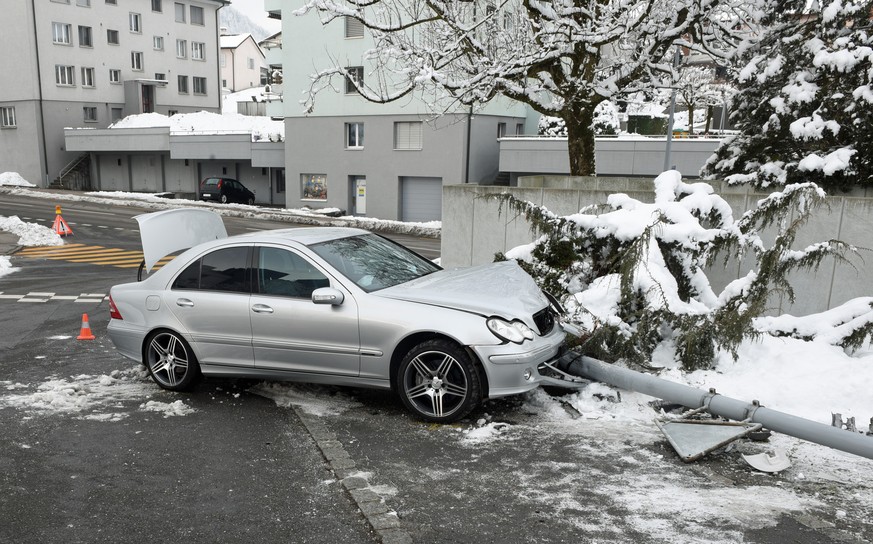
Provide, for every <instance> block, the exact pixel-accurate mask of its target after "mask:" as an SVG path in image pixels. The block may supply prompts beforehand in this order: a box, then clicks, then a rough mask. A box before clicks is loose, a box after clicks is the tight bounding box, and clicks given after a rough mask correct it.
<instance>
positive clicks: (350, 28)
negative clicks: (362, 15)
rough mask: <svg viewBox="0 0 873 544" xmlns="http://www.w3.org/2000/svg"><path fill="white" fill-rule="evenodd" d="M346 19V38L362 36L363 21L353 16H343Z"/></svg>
mask: <svg viewBox="0 0 873 544" xmlns="http://www.w3.org/2000/svg"><path fill="white" fill-rule="evenodd" d="M345 20H346V38H363V37H364V23H362V22H361V21H359V20H357V19H355V18H354V17H349V16H346V17H345Z"/></svg>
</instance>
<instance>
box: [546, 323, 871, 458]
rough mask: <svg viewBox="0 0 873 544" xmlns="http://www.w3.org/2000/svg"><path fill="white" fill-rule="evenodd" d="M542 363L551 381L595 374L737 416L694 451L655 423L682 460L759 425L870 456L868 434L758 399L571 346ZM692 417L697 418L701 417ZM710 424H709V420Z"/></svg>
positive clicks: (696, 409) (586, 379) (582, 380)
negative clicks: (729, 394)
mask: <svg viewBox="0 0 873 544" xmlns="http://www.w3.org/2000/svg"><path fill="white" fill-rule="evenodd" d="M565 328H566V329H567V330H568V332H570V333H573V332H574V331H572V330H570V329H569V328H567V327H566V326H565ZM543 367H544V368H542V371H543V372H545V373H547V374H548V373H549V371H551V373H552V374H553V377H547V378H546V380H545V381H546V383H548V384H549V385H556V386H560V387H567V388H575V389H578V388H581V387H584V386H585V385H587V384H588V383H590V380H596V381H599V382H603V383H606V384H609V385H612V386H614V387H618V388H620V389H626V390H630V391H636V392H638V393H643V394H645V395H649V396H651V397H655V398H659V399H662V400H664V401H667V402H670V403H674V404H678V405H681V406H684V407H686V408H688V409H690V410H692V412H693V413H694V414H698V413H702V412H708V413H710V414H712V415H714V416H718V417H722V418H726V419H729V420H734V421H735V422H739V423H728V425H726V427H731V429H729V430H728V431H727V432H717V433H715V432H711V433H710V434H713V436H712V440H711V441H710V442H709V445H708V446H706V447H703V448H702V450H701V451H692V450H694V447H693V445H692V447H691V448H690V449H689V448H686V447H685V446H684V445H685V444H688V442H684V441H683V445H680V447H678V448H677V447H676V444H675V443H674V439H676V440H682V437H681V436H677V435H681V434H683V433H685V431H684V430H683V431H680V432H679V433H670V431H666V432H664V427H663V426H662V424H660V423H659V424H658V425H659V427H660V428H661V430H662V432H664V434H665V435H667V437H668V440H670V442H671V444H673V446H674V448H675V449H676V450H677V453H679V455H680V457H682V458H683V460H686V461H693V460H695V459H698V458H699V457H701V456H702V455H705V454H706V453H708V452H710V451H713V450H714V449H717V448H718V447H722V446H724V445H726V444H728V443H730V442H732V441H733V440H736V439H738V438H741V437H743V436H746V435H748V434H750V433H752V432H755V431H759V430H761V429H762V428H766V429H769V430H771V431H775V432H778V433H782V434H787V435H789V436H793V437H795V438H800V439H802V440H807V441H809V442H814V443H816V444H821V445H823V446H828V447H830V448H834V449H837V450H841V451H845V452H848V453H852V454H855V455H859V456H861V457H866V458H867V459H873V438H871V437H870V436H865V435H864V434H863V433H859V432H851V431H847V430H844V429H842V428H840V427H837V426H831V425H825V424H823V423H818V422H815V421H811V420H809V419H804V418H801V417H797V416H793V415H791V414H786V413H784V412H779V411H777V410H773V409H770V408H765V407H764V406H761V404H760V403H759V402H758V401H757V400H753V401H752V402H751V403H749V402H745V401H742V400H737V399H733V398H730V397H726V396H724V395H720V394H718V393H716V391H715V390H714V389H710V390H709V391H703V390H701V389H696V388H694V387H690V386H687V385H683V384H680V383H676V382H671V381H669V380H665V379H662V378H658V377H656V376H653V375H650V374H645V373H642V372H636V371H634V370H630V369H626V368H621V367H618V366H616V365H612V364H609V363H605V362H603V361H599V360H597V359H594V358H591V357H587V356H584V355H581V354H579V353H577V352H574V351H569V352H567V353H566V354H565V355H564V356H562V357H561V358H560V359H558V360H557V361H555V362H553V363H551V364H544V365H543ZM543 372H541V374H542V373H543ZM674 421H675V420H674ZM686 422H687V421H686ZM692 423H697V424H701V422H699V421H697V422H692ZM667 425H669V422H668V423H667ZM708 425H710V426H711V425H712V423H709V424H708ZM871 430H873V429H871ZM699 434H700V433H698V435H699ZM693 441H694V440H692V442H693ZM704 441H706V440H705V439H704ZM680 450H682V451H680Z"/></svg>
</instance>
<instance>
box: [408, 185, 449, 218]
mask: <svg viewBox="0 0 873 544" xmlns="http://www.w3.org/2000/svg"><path fill="white" fill-rule="evenodd" d="M400 195H401V196H400V199H401V200H400V219H401V220H403V221H414V222H422V221H439V220H440V219H442V209H443V178H417V177H402V178H400Z"/></svg>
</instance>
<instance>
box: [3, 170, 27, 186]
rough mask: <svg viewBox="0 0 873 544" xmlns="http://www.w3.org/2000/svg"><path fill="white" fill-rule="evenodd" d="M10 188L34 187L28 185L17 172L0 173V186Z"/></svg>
mask: <svg viewBox="0 0 873 544" xmlns="http://www.w3.org/2000/svg"><path fill="white" fill-rule="evenodd" d="M3 185H5V186H12V187H36V185H34V184H33V183H30V182H29V181H27V180H26V179H24V178H23V177H21V175H20V174H19V173H18V172H0V186H3Z"/></svg>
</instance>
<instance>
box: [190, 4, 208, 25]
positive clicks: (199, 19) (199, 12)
mask: <svg viewBox="0 0 873 544" xmlns="http://www.w3.org/2000/svg"><path fill="white" fill-rule="evenodd" d="M191 24H192V25H203V24H205V23H204V19H203V8H201V7H198V6H191Z"/></svg>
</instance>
